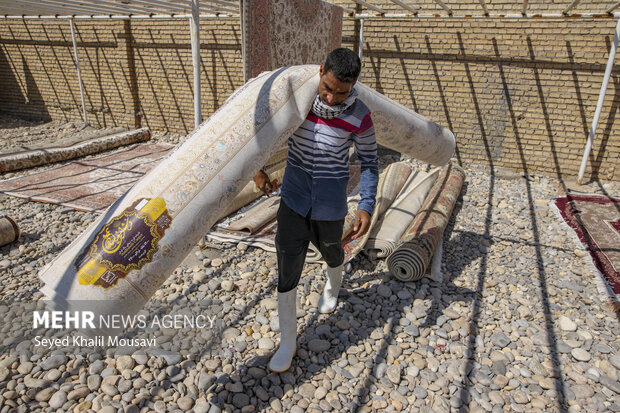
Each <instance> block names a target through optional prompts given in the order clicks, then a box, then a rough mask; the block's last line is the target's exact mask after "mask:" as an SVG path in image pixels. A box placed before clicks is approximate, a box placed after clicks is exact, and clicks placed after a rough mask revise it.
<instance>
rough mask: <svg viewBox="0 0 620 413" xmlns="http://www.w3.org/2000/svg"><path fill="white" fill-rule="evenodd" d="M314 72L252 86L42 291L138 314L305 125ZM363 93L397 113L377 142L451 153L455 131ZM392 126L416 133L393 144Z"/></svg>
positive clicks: (437, 156)
mask: <svg viewBox="0 0 620 413" xmlns="http://www.w3.org/2000/svg"><path fill="white" fill-rule="evenodd" d="M318 68H319V67H318V66H315V65H305V66H292V67H287V68H281V69H278V70H276V71H272V72H266V73H263V74H261V75H260V76H258V77H257V78H255V79H253V80H251V81H249V82H248V83H246V84H245V85H244V86H243V87H242V88H241V89H240V90H238V91H237V92H235V94H234V95H233V96H232V97H231V98H230V99H229V100H228V101H227V102H226V103H225V104H224V105H222V107H220V109H218V111H216V112H215V113H214V114H213V115H212V116H211V117H210V118H209V119H208V120H207V121H206V122H204V123H203V124H202V125H201V126H200V127H199V128H198V129H197V130H196V131H194V132H193V133H192V134H190V135H189V136H188V137H187V138H186V140H185V141H184V142H183V144H181V145H179V146H178V147H177V148H176V149H175V150H174V151H173V152H172V153H171V154H170V155H169V156H168V157H167V158H165V159H164V160H163V161H162V162H161V163H160V164H159V165H157V166H156V167H155V168H153V169H152V170H151V171H149V172H148V173H147V174H146V175H145V176H144V177H142V179H141V180H140V181H138V183H136V185H135V186H134V187H133V188H132V189H130V190H129V191H128V192H127V193H126V194H125V195H123V196H122V197H121V198H119V199H118V200H117V201H116V202H115V203H114V204H113V205H112V206H111V207H109V208H108V209H107V210H106V211H105V212H104V213H103V214H102V215H100V217H99V218H98V219H97V220H96V221H95V222H94V223H93V224H92V225H90V226H89V228H88V229H87V230H86V231H85V232H84V233H82V234H81V235H80V236H78V237H77V238H76V239H75V240H74V241H73V242H72V243H71V244H70V245H69V246H67V247H66V248H65V249H64V251H62V252H61V253H60V254H59V255H58V256H57V257H56V258H55V259H54V260H53V261H52V262H51V263H50V264H49V265H48V266H46V267H45V268H44V269H43V270H42V271H41V273H40V277H41V280H42V281H43V283H44V286H43V287H42V289H41V291H42V292H43V293H44V294H45V295H46V296H47V297H48V298H49V299H51V300H53V301H54V302H56V303H57V304H59V305H61V306H63V307H65V308H67V309H68V310H70V309H71V308H70V307H71V305H72V304H71V302H72V301H76V300H86V301H89V300H99V301H102V300H103V301H107V302H109V303H110V304H109V305H108V307H105V306H98V311H100V312H104V313H105V312H106V311H109V314H118V312H119V310H122V312H123V313H135V312H136V311H138V310H139V309H140V308H141V307H142V306H143V305H144V303H145V302H146V301H147V300H148V299H149V298H150V297H152V296H153V294H154V292H155V291H156V290H157V289H158V288H159V286H161V284H162V283H163V282H164V281H165V280H166V278H167V277H168V276H169V275H170V274H171V273H172V272H173V270H174V269H175V268H176V267H177V266H178V265H179V264H180V263H181V262H182V261H183V259H184V258H185V256H186V255H187V254H188V253H189V252H190V250H191V248H192V247H193V246H194V245H195V244H196V243H197V242H198V240H199V239H200V237H201V236H203V235H204V234H205V233H206V232H207V231H208V230H209V229H210V228H211V226H212V225H213V224H214V223H215V221H216V220H217V219H218V218H219V217H221V216H222V214H223V212H224V211H225V210H226V208H227V207H228V206H229V204H230V203H232V201H233V199H234V198H235V196H236V195H237V194H238V193H239V191H240V190H241V188H242V187H243V186H244V185H246V184H247V183H248V182H250V181H251V180H252V178H253V176H254V174H255V173H256V171H257V170H259V169H260V168H261V167H262V166H263V165H265V164H266V162H267V161H268V159H269V158H270V157H271V156H272V155H273V153H274V152H275V151H276V148H280V147H281V145H282V144H283V143H284V142H285V141H286V139H287V138H288V137H289V136H291V134H292V133H293V132H294V131H295V130H296V129H297V128H298V127H299V126H300V125H301V124H302V123H303V121H304V119H305V117H306V115H307V113H308V112H309V110H310V108H311V106H312V102H313V101H314V98H315V97H316V94H317V91H318V82H319V70H318ZM367 89H368V90H366V92H365V93H366V94H367V95H368V94H370V95H372V94H376V95H377V97H376V101H377V102H380V103H381V107H382V108H386V110H387V109H389V110H391V111H388V112H384V113H383V115H382V116H380V117H379V119H380V121H375V125H376V128H377V140H378V142H379V143H380V144H381V143H382V142H381V141H382V139H385V141H386V142H389V143H390V147H393V148H398V145H403V150H402V151H401V152H404V153H406V154H408V155H410V156H414V157H417V158H418V159H420V160H421V161H423V162H438V161H441V160H443V158H444V157H445V156H444V155H445V154H446V153H448V152H449V153H450V155H451V154H452V152H453V150H454V136H453V135H452V134H451V133H450V132H449V131H447V130H445V129H444V128H441V127H439V126H438V125H436V124H434V123H433V122H431V121H429V120H426V119H424V118H422V117H421V116H419V115H417V114H414V115H412V114H413V112H411V111H408V110H406V108H403V107H402V106H400V105H398V104H396V103H395V102H391V101H389V99H387V98H383V99H380V98H379V97H378V96H379V95H380V94H378V93H377V92H374V91H372V90H371V89H369V88H367ZM369 106H371V105H370V104H369ZM371 109H372V107H371ZM403 109H405V110H403ZM403 124H404V125H405V126H402V125H403ZM411 124H415V125H416V126H411ZM433 125H434V126H433ZM394 128H396V129H407V130H409V131H417V132H419V135H417V136H416V135H415V134H414V135H408V136H407V138H406V139H405V140H404V141H403V140H402V139H400V140H395V139H394V137H393V136H392V132H391V131H392V129H394ZM425 133H429V134H431V136H429V135H426V134H425ZM410 140H412V141H413V143H412V142H410ZM417 141H420V144H419V145H418V144H417V143H416V142H417ZM429 142H430V143H432V144H430V143H429ZM427 143H428V144H427ZM418 147H424V148H426V150H425V151H422V152H420V151H416V150H415V148H418ZM397 150H398V149H397ZM448 157H449V156H448ZM100 315H104V314H100Z"/></svg>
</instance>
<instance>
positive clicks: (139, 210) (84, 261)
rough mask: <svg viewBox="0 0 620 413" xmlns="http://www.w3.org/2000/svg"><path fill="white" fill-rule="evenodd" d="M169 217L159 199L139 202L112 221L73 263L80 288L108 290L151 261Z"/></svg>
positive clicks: (147, 199) (168, 222)
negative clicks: (92, 287)
mask: <svg viewBox="0 0 620 413" xmlns="http://www.w3.org/2000/svg"><path fill="white" fill-rule="evenodd" d="M171 223H172V217H171V216H170V214H169V213H168V210H167V209H166V203H165V201H164V200H163V199H162V198H153V199H149V198H141V199H138V200H137V201H135V202H134V203H133V204H132V205H131V206H130V207H128V208H127V209H125V210H124V211H123V212H122V213H121V214H120V215H117V216H115V217H114V218H112V219H111V220H110V221H109V222H108V223H107V224H106V225H104V226H103V227H102V228H101V230H100V231H99V232H98V233H97V235H96V236H95V240H94V241H93V242H92V243H91V244H90V245H89V246H88V247H87V248H85V250H84V252H83V253H82V254H80V255H79V256H78V259H77V260H76V261H75V266H76V270H77V276H78V281H79V282H80V284H82V285H91V284H92V285H99V286H101V287H103V288H110V287H111V286H113V285H114V284H116V282H117V281H118V280H119V279H121V278H125V277H126V276H127V274H129V272H131V271H133V270H139V269H140V268H142V267H143V266H144V265H145V264H147V263H149V262H151V261H152V260H153V255H154V254H155V253H156V252H157V250H158V248H159V247H158V244H159V241H160V240H161V239H162V237H163V236H164V233H165V232H166V229H167V228H168V227H170V224H171Z"/></svg>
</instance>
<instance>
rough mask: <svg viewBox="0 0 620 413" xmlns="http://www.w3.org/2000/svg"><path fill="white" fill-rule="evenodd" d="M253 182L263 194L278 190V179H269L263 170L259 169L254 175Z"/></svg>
mask: <svg viewBox="0 0 620 413" xmlns="http://www.w3.org/2000/svg"><path fill="white" fill-rule="evenodd" d="M254 183H255V184H256V186H257V187H258V189H260V190H261V191H262V192H263V193H264V194H265V195H267V196H269V195H270V194H271V193H272V192H277V191H278V180H277V179H274V180H273V181H272V180H271V179H269V175H267V172H265V171H264V170H262V169H261V170H260V171H258V172H257V173H256V175H254Z"/></svg>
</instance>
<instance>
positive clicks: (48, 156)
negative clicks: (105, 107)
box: [0, 128, 151, 172]
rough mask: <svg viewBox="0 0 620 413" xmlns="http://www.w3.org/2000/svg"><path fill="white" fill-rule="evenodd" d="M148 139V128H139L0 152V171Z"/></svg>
mask: <svg viewBox="0 0 620 413" xmlns="http://www.w3.org/2000/svg"><path fill="white" fill-rule="evenodd" d="M149 139H151V131H150V130H149V129H148V128H141V129H136V130H132V131H128V132H119V133H114V134H111V135H106V136H97V137H94V138H90V139H86V140H84V141H82V142H77V143H73V144H70V145H66V146H55V147H51V148H41V149H32V150H28V151H22V152H14V153H6V154H0V172H8V171H14V170H17V169H25V168H32V167H35V166H39V165H44V164H48V163H53V162H60V161H66V160H68V159H74V158H79V157H81V156H86V155H92V154H94V153H99V152H103V151H107V150H110V149H113V148H117V147H119V146H124V145H130V144H132V143H136V142H146V141H148V140H149Z"/></svg>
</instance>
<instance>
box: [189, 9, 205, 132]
mask: <svg viewBox="0 0 620 413" xmlns="http://www.w3.org/2000/svg"><path fill="white" fill-rule="evenodd" d="M198 2H199V0H192V17H191V18H190V19H189V22H190V34H191V41H192V64H193V66H194V127H196V128H198V126H200V123H201V122H202V113H201V108H200V9H199V5H198Z"/></svg>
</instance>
